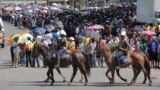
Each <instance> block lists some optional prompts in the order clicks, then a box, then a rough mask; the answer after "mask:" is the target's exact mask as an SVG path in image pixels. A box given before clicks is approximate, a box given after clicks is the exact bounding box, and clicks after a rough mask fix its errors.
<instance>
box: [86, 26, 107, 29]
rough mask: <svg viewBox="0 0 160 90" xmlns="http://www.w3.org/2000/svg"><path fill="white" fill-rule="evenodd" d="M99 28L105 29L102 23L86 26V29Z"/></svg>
mask: <svg viewBox="0 0 160 90" xmlns="http://www.w3.org/2000/svg"><path fill="white" fill-rule="evenodd" d="M99 29H104V27H103V26H102V25H93V26H89V27H87V28H86V30H99Z"/></svg>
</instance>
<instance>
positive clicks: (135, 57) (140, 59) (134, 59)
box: [97, 40, 152, 86]
mask: <svg viewBox="0 0 160 90" xmlns="http://www.w3.org/2000/svg"><path fill="white" fill-rule="evenodd" d="M97 47H98V48H99V49H100V50H101V52H102V55H103V56H104V58H105V62H106V65H107V66H108V69H107V71H106V76H107V78H108V79H109V80H110V83H111V84H114V74H115V64H114V60H113V53H112V52H111V49H110V47H109V46H108V45H107V44H105V43H104V42H103V41H101V40H97ZM128 55H129V61H128V63H127V64H121V65H120V67H121V68H126V67H128V66H129V65H132V68H133V73H134V77H133V79H132V80H131V82H130V83H129V85H132V84H133V83H135V81H136V79H137V77H138V75H139V73H140V72H141V71H143V73H144V74H145V76H147V78H148V80H149V85H150V86H151V85H152V81H151V77H150V63H149V60H148V57H147V56H146V55H145V54H144V53H142V52H128ZM109 72H111V75H112V77H109V76H108V73H109ZM117 74H118V76H119V77H120V78H121V79H122V80H123V81H127V80H126V79H123V78H122V77H121V76H120V75H119V71H118V73H117ZM145 81H146V79H145V80H144V82H143V83H145Z"/></svg>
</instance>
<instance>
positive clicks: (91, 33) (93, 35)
mask: <svg viewBox="0 0 160 90" xmlns="http://www.w3.org/2000/svg"><path fill="white" fill-rule="evenodd" d="M81 35H82V36H88V37H90V38H99V37H100V34H99V32H98V31H92V30H84V31H83V32H82V33H81Z"/></svg>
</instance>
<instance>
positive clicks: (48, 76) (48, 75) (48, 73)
mask: <svg viewBox="0 0 160 90" xmlns="http://www.w3.org/2000/svg"><path fill="white" fill-rule="evenodd" d="M49 79H50V70H49V69H48V71H47V79H46V80H44V82H46V83H47V82H48V81H49Z"/></svg>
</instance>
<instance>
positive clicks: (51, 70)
mask: <svg viewBox="0 0 160 90" xmlns="http://www.w3.org/2000/svg"><path fill="white" fill-rule="evenodd" d="M50 72H51V80H52V82H51V85H53V83H54V82H55V80H54V76H53V69H52V68H50Z"/></svg>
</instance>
